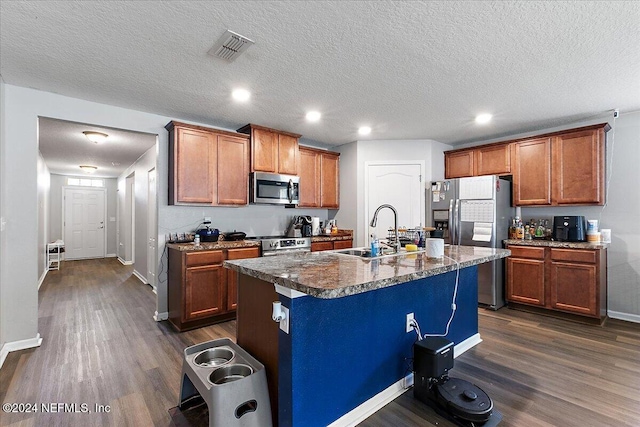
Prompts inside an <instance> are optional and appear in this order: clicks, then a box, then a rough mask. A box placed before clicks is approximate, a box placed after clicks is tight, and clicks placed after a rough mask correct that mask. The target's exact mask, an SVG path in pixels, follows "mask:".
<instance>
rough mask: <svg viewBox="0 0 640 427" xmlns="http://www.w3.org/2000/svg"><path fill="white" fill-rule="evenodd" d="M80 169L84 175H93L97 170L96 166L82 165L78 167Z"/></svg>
mask: <svg viewBox="0 0 640 427" xmlns="http://www.w3.org/2000/svg"><path fill="white" fill-rule="evenodd" d="M80 169H82V170H83V171H84V172H86V173H94V172H95V171H96V170H97V169H98V167H97V166H88V165H82V166H80Z"/></svg>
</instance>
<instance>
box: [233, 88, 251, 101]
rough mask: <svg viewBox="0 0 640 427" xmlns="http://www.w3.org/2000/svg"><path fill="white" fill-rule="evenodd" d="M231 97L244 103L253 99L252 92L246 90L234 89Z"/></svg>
mask: <svg viewBox="0 0 640 427" xmlns="http://www.w3.org/2000/svg"><path fill="white" fill-rule="evenodd" d="M231 96H232V97H233V99H235V100H236V101H240V102H244V101H247V100H248V99H249V98H251V92H249V91H248V90H246V89H234V90H233V92H231Z"/></svg>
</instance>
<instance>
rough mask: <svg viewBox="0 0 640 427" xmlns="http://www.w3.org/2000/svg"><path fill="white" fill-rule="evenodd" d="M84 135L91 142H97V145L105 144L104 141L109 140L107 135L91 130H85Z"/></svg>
mask: <svg viewBox="0 0 640 427" xmlns="http://www.w3.org/2000/svg"><path fill="white" fill-rule="evenodd" d="M82 133H83V134H84V136H86V137H87V139H88V140H89V141H91V142H95V143H96V144H97V143H99V142H104V140H105V139H107V137H108V136H109V135H107V134H106V133H102V132H93V131H89V130H85V131H84V132H82Z"/></svg>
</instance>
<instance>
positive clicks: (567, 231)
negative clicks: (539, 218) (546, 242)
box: [553, 216, 587, 242]
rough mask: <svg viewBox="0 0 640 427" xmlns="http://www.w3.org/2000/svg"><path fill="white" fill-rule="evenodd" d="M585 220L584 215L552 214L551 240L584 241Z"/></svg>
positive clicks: (585, 236) (585, 238) (585, 237)
mask: <svg viewBox="0 0 640 427" xmlns="http://www.w3.org/2000/svg"><path fill="white" fill-rule="evenodd" d="M586 230H587V220H586V219H585V217H584V216H554V217H553V240H556V241H558V242H585V241H586V240H587V235H586Z"/></svg>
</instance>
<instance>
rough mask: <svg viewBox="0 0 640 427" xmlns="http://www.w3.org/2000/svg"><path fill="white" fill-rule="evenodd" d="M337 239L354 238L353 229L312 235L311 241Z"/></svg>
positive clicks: (331, 240) (332, 240)
mask: <svg viewBox="0 0 640 427" xmlns="http://www.w3.org/2000/svg"><path fill="white" fill-rule="evenodd" d="M336 240H353V230H338V232H337V233H336V234H320V235H318V236H312V237H311V243H315V242H334V241H336Z"/></svg>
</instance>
